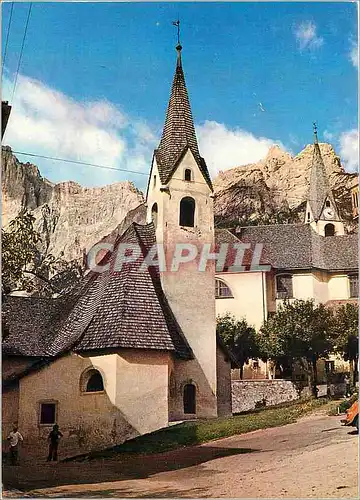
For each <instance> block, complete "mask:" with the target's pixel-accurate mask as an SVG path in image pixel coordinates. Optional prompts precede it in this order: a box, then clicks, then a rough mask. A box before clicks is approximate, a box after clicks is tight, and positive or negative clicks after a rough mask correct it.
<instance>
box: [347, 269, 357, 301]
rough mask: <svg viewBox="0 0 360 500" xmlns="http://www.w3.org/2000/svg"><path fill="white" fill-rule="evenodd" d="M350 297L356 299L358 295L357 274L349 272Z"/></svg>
mask: <svg viewBox="0 0 360 500" xmlns="http://www.w3.org/2000/svg"><path fill="white" fill-rule="evenodd" d="M349 287H350V298H351V299H355V298H356V299H357V298H358V297H359V276H358V275H357V274H351V275H350V276H349Z"/></svg>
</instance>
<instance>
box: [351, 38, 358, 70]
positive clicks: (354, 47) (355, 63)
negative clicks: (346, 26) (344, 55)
mask: <svg viewBox="0 0 360 500" xmlns="http://www.w3.org/2000/svg"><path fill="white" fill-rule="evenodd" d="M349 57H350V61H351V62H352V63H353V66H355V68H358V67H359V54H358V44H357V43H355V42H352V43H351V50H350V55H349Z"/></svg>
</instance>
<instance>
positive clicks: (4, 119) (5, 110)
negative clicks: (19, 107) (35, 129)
mask: <svg viewBox="0 0 360 500" xmlns="http://www.w3.org/2000/svg"><path fill="white" fill-rule="evenodd" d="M10 112H11V106H9V103H8V101H1V139H2V138H3V137H4V134H5V130H6V127H7V124H8V121H9V118H10Z"/></svg>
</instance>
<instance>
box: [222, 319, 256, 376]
mask: <svg viewBox="0 0 360 500" xmlns="http://www.w3.org/2000/svg"><path fill="white" fill-rule="evenodd" d="M216 329H217V333H218V334H219V335H220V337H221V339H222V340H223V342H224V344H225V345H226V346H227V347H228V348H229V349H230V351H231V352H232V353H233V354H234V356H235V357H236V359H237V361H238V363H239V365H240V378H241V379H242V378H243V374H244V365H245V363H247V362H248V361H249V360H250V359H256V358H258V357H259V349H258V343H257V340H258V339H257V335H256V331H255V328H253V327H252V326H249V325H248V323H247V321H246V319H244V318H243V319H241V320H237V319H236V318H235V317H234V316H231V315H230V314H225V315H224V316H218V318H217V326H216Z"/></svg>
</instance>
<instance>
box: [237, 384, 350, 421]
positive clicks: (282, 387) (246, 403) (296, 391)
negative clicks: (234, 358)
mask: <svg viewBox="0 0 360 500" xmlns="http://www.w3.org/2000/svg"><path fill="white" fill-rule="evenodd" d="M317 387H318V396H319V397H321V396H326V395H327V394H328V393H329V395H331V396H342V395H344V394H345V385H344V384H336V385H335V384H331V385H330V386H329V390H328V387H327V385H326V384H323V385H318V386H317ZM308 397H311V393H310V391H309V388H308V387H304V388H303V389H301V388H300V387H298V386H297V385H296V384H295V383H294V382H293V381H291V380H282V379H274V380H233V381H232V411H233V413H240V412H243V411H248V410H254V409H255V408H261V407H264V406H274V405H278V404H280V403H286V402H288V401H295V400H297V399H305V398H308Z"/></svg>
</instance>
